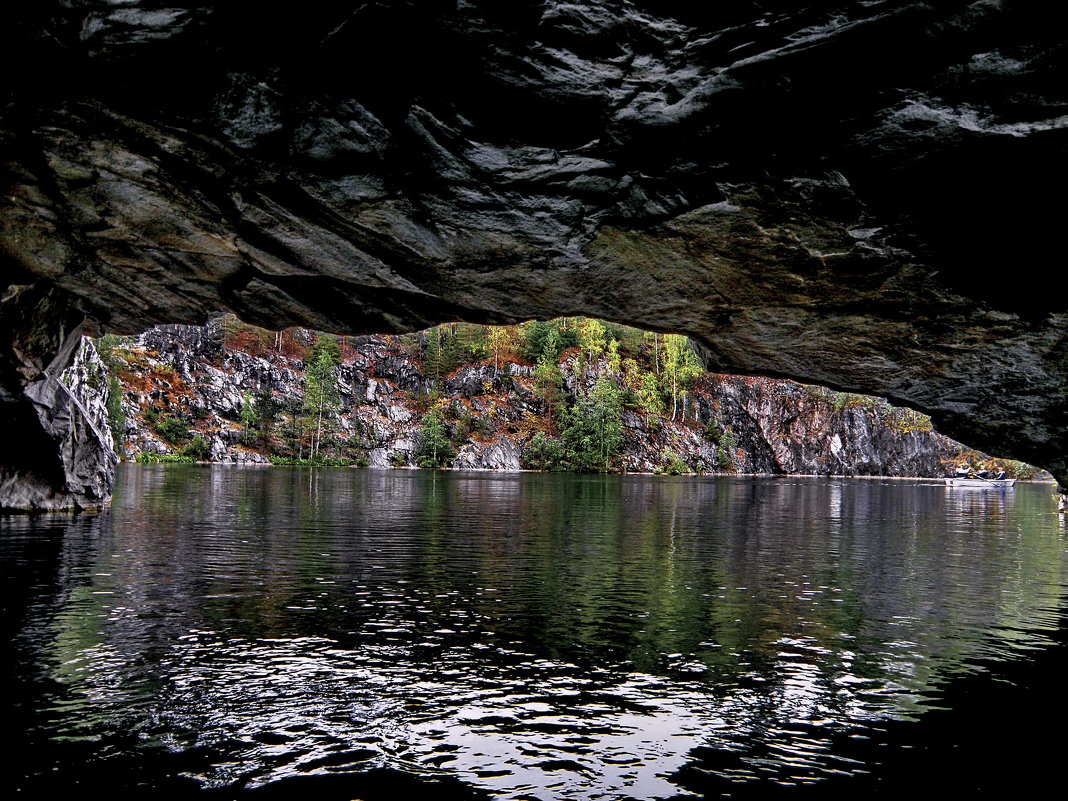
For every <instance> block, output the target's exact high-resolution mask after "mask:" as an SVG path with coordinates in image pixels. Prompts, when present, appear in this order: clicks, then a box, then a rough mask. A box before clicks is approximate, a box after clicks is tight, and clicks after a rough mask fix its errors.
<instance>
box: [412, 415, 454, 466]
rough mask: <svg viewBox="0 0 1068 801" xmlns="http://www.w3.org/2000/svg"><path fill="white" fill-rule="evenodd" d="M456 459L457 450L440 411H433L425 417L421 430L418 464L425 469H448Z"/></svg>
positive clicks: (417, 454) (417, 450)
mask: <svg viewBox="0 0 1068 801" xmlns="http://www.w3.org/2000/svg"><path fill="white" fill-rule="evenodd" d="M455 458H456V449H455V448H453V446H452V443H451V442H450V441H449V436H448V430H447V429H446V427H445V421H444V420H443V419H442V417H441V412H440V411H439V410H438V409H431V410H430V411H429V412H427V414H426V416H425V417H423V420H422V423H421V425H420V429H419V446H418V448H417V449H416V464H418V465H419V466H420V467H423V468H428V469H430V468H441V467H447V466H448V465H449V463H450V462H452V460H453V459H455Z"/></svg>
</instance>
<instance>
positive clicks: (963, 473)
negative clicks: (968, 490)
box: [953, 464, 972, 478]
mask: <svg viewBox="0 0 1068 801" xmlns="http://www.w3.org/2000/svg"><path fill="white" fill-rule="evenodd" d="M971 472H972V471H971V470H969V469H968V465H966V464H962V465H959V466H958V467H957V469H956V471H955V472H954V473H953V478H967V477H968V476H969V475H971Z"/></svg>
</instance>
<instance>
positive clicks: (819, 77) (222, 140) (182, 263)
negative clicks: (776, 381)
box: [0, 0, 1068, 505]
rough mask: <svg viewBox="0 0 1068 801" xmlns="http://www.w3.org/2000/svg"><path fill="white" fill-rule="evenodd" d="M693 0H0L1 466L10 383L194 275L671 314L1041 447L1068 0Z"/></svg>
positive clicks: (774, 365) (377, 298)
mask: <svg viewBox="0 0 1068 801" xmlns="http://www.w3.org/2000/svg"><path fill="white" fill-rule="evenodd" d="M705 6H708V7H707V8H705V7H704V6H700V4H693V3H681V2H660V3H655V4H654V3H647V2H640V1H639V0H596V1H594V0H589V1H588V2H583V1H582V0H579V1H578V2H557V1H556V0H517V1H516V2H508V3H501V2H499V1H498V0H465V1H464V2H452V1H451V0H432V2H420V3H415V2H412V0H386V2H378V3H353V4H345V3H319V2H311V3H306V4H304V5H303V6H302V7H301V13H300V14H299V15H294V14H292V13H291V11H289V10H285V9H282V10H278V11H274V10H271V9H268V8H266V7H265V6H263V5H262V4H252V3H249V2H230V3H225V4H204V3H196V4H189V3H185V4H183V3H171V4H169V5H167V6H166V7H164V6H161V5H160V4H159V3H155V2H148V0H85V1H84V2H67V1H66V0H65V1H64V2H51V3H15V4H9V7H8V8H6V9H5V10H4V11H3V12H0V14H2V15H3V16H2V21H3V23H4V24H3V25H0V31H2V33H0V36H2V37H3V38H2V41H0V54H2V56H0V58H3V60H4V61H3V67H4V74H5V76H7V80H6V81H5V89H4V90H3V92H4V104H3V108H2V110H0V143H2V153H3V159H2V161H3V164H2V165H0V175H2V180H3V184H4V192H3V193H2V194H0V232H2V236H0V254H2V258H3V259H4V262H3V264H4V279H3V287H2V288H0V289H2V295H0V387H2V389H0V403H2V404H3V408H4V412H5V417H7V418H9V419H16V418H17V420H18V421H19V425H20V426H21V427H23V428H25V432H26V433H25V434H24V435H22V439H21V440H20V442H19V443H18V444H17V445H16V446H15V448H14V449H12V450H8V451H5V452H4V453H3V454H0V461H2V462H3V464H4V466H3V468H2V475H3V476H6V477H8V478H5V479H3V481H4V482H6V483H5V486H12V487H13V486H15V485H16V484H19V483H35V482H36V483H39V484H41V486H42V488H43V489H42V490H41V491H44V492H60V493H62V492H74V491H75V490H74V489H73V486H74V484H76V483H77V480H76V479H75V478H74V477H71V482H73V483H72V484H71V486H70V487H66V485H65V482H66V480H67V479H66V473H65V472H64V471H65V468H64V467H63V464H62V460H60V459H59V457H58V456H57V455H56V454H50V455H48V456H45V455H44V454H43V451H42V448H43V447H44V446H45V445H46V444H47V443H48V442H55V441H56V440H55V437H53V436H52V435H51V434H50V433H49V431H50V426H51V425H52V423H50V422H49V421H48V418H49V414H47V413H46V414H45V415H44V417H41V416H40V415H38V414H37V412H36V409H41V408H44V407H42V406H41V405H40V403H39V402H38V403H37V404H36V405H35V402H34V401H33V400H32V398H33V397H37V398H38V401H40V399H42V398H44V397H45V396H46V395H48V394H49V393H48V391H47V387H45V386H44V385H42V383H41V382H44V381H47V379H46V378H45V377H44V374H43V372H42V370H43V368H44V366H45V365H48V364H50V363H52V361H53V358H54V357H55V356H57V355H64V356H65V357H67V356H69V352H70V348H69V347H68V348H66V349H64V348H63V347H61V345H62V343H69V335H70V332H71V330H72V329H73V328H75V327H76V326H78V325H80V324H82V323H83V322H88V323H89V325H90V326H91V327H92V328H93V329H94V330H96V331H119V332H126V333H132V332H136V331H141V330H144V329H145V328H147V327H149V326H151V325H154V324H157V323H165V322H185V323H193V322H195V323H202V322H204V321H205V320H206V319H207V318H208V317H209V316H210V315H211V314H212V313H215V312H216V311H219V310H224V309H229V310H232V311H234V312H236V313H237V314H239V315H240V316H241V317H242V318H244V319H246V320H249V321H251V322H255V323H258V324H262V325H265V326H267V327H270V328H279V327H282V326H285V325H291V324H302V325H307V326H309V327H313V328H318V329H323V330H332V331H336V332H339V333H358V332H372V331H399V330H412V329H417V328H422V327H425V326H426V325H429V324H431V323H437V322H440V321H443V320H451V319H468V320H472V321H485V322H503V321H510V320H517V319H524V318H529V317H541V318H549V317H554V316H559V315H569V314H579V313H584V314H589V315H592V316H597V317H601V318H605V319H612V320H617V321H621V322H627V323H631V324H634V325H638V326H640V327H643V328H647V329H656V330H660V331H681V332H684V333H687V334H689V335H691V336H693V337H694V338H695V339H696V340H698V341H699V342H700V343H701V344H702V346H703V347H704V352H705V355H706V357H707V359H708V362H709V364H710V365H711V366H712V367H713V368H714V369H717V370H723V371H729V372H740V373H748V374H763V375H771V376H783V377H792V378H796V379H799V380H804V381H811V382H815V383H820V384H825V385H828V386H833V387H836V388H838V389H842V390H848V391H857V392H869V393H872V394H876V395H880V396H884V397H888V398H891V399H892V400H895V401H900V402H903V403H905V404H907V405H909V406H911V407H914V408H919V409H923V410H925V411H928V412H930V413H931V414H932V415H933V417H934V419H935V422H936V424H937V425H938V427H939V428H940V430H943V431H944V432H946V433H948V434H951V435H953V436H956V437H958V438H960V439H965V440H967V441H969V442H973V443H975V444H976V445H978V446H981V447H984V448H986V449H989V450H992V451H996V452H998V453H1001V454H1013V455H1016V456H1019V457H1020V458H1024V459H1026V460H1028V461H1031V462H1034V463H1038V464H1042V465H1044V466H1047V467H1049V468H1050V469H1052V470H1053V471H1054V472H1055V473H1056V474H1057V475H1058V477H1059V478H1061V479H1062V480H1068V461H1066V456H1065V454H1066V453H1068V430H1066V428H1065V425H1064V420H1065V413H1066V403H1068V401H1066V397H1065V393H1064V387H1065V384H1066V378H1068V350H1066V344H1065V343H1066V342H1068V313H1066V312H1068V307H1066V304H1065V299H1064V296H1063V293H1061V292H1057V291H1046V290H1045V288H1044V287H1041V282H1042V280H1043V279H1042V278H1041V276H1039V275H1037V274H1036V273H1034V272H1031V271H1033V270H1035V269H1041V268H1042V266H1044V265H1047V264H1055V263H1059V261H1060V252H1061V250H1062V247H1061V242H1060V233H1059V231H1060V224H1059V217H1058V215H1059V210H1058V207H1057V205H1056V204H1051V203H1049V202H1048V200H1047V198H1048V197H1050V196H1054V197H1055V196H1057V194H1058V193H1059V191H1060V188H1061V187H1062V186H1063V185H1064V183H1065V180H1064V179H1065V175H1064V171H1065V165H1068V159H1066V158H1065V155H1066V152H1065V151H1066V149H1068V139H1066V136H1065V132H1066V130H1068V106H1066V105H1065V102H1064V98H1063V75H1064V68H1065V62H1066V59H1068V50H1066V48H1065V46H1064V41H1063V36H1061V31H1063V30H1064V25H1065V22H1066V14H1068V12H1066V11H1065V10H1064V8H1063V7H1062V5H1061V4H1057V3H1034V2H1029V1H1028V0H1000V1H999V2H992V1H990V0H945V2H940V3H927V2H911V1H909V0H896V1H895V0H882V1H878V0H877V1H876V2H855V1H854V0H848V1H847V0H822V1H820V2H810V3H805V4H797V3H786V2H777V1H773V0H768V1H767V2H764V1H762V2H754V3H745V4H733V5H729V7H728V6H725V5H724V4H705ZM298 17H299V18H298ZM38 65H48V67H49V68H48V69H45V68H40V67H39V66H38ZM987 273H993V274H998V275H1001V276H1002V277H1003V278H1002V279H1001V280H997V281H990V280H985V279H982V278H980V276H983V275H986V274H987ZM1036 286H1037V288H1036ZM62 366H65V363H64V365H61V366H60V367H61V368H62ZM31 428H32V429H34V430H32V431H31V430H30V429H31ZM30 452H34V453H38V452H40V454H41V455H40V456H39V457H35V458H34V459H33V460H30V461H27V457H25V454H26V453H30ZM30 462H32V463H30ZM9 479H10V480H9ZM4 503H5V502H4V500H3V498H0V505H4Z"/></svg>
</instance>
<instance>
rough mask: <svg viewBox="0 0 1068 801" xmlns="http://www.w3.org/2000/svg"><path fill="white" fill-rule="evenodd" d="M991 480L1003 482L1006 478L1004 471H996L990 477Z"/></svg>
mask: <svg viewBox="0 0 1068 801" xmlns="http://www.w3.org/2000/svg"><path fill="white" fill-rule="evenodd" d="M991 478H992V479H993V480H994V481H1004V480H1005V479H1006V478H1007V476H1006V475H1005V471H1004V470H998V471H997V472H996V473H994V475H993V476H991Z"/></svg>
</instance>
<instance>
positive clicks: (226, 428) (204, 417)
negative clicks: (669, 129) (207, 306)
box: [116, 321, 979, 477]
mask: <svg viewBox="0 0 1068 801" xmlns="http://www.w3.org/2000/svg"><path fill="white" fill-rule="evenodd" d="M264 333H266V332H264ZM296 336H297V337H302V338H303V339H304V341H305V342H307V341H309V340H308V335H307V334H306V333H304V332H297V334H296ZM224 339H225V334H224V331H223V323H222V322H221V321H215V322H213V323H212V324H210V325H209V326H207V327H204V328H200V327H195V326H182V325H168V326H160V327H157V328H154V329H152V330H150V331H147V332H146V333H144V334H142V335H140V336H138V337H136V338H135V339H132V340H130V341H129V342H128V343H126V344H125V345H124V346H123V348H122V349H121V353H122V354H124V355H122V356H119V357H117V358H119V359H120V362H121V363H122V364H123V365H124V366H123V367H122V369H121V370H120V371H119V375H120V377H121V378H122V380H123V398H124V401H123V405H124V411H125V420H126V426H125V431H124V436H123V444H122V446H121V450H122V452H123V454H124V455H125V456H126V457H127V458H134V457H136V456H137V455H138V454H141V453H149V454H151V453H157V454H172V453H178V452H180V451H181V450H182V447H183V446H184V444H185V443H186V442H187V441H188V438H189V437H191V436H199V437H201V438H203V439H204V440H205V442H206V452H205V453H204V454H203V456H204V458H207V459H209V460H211V461H215V462H224V463H244V464H249V463H259V464H263V463H267V462H268V461H269V458H268V457H269V452H270V451H271V449H272V448H273V447H275V446H281V447H282V448H286V447H287V446H286V445H285V443H284V442H283V435H282V434H281V433H280V430H281V429H282V428H283V425H282V423H281V421H279V423H278V424H277V425H276V427H275V432H274V434H273V435H272V437H271V438H270V440H269V441H268V440H263V439H260V440H258V441H257V440H256V439H255V438H250V437H248V435H247V432H246V429H245V427H244V426H243V421H242V417H241V414H242V406H243V404H248V403H250V402H252V401H253V399H255V398H257V397H260V396H261V395H262V394H263V393H268V394H269V395H270V397H272V398H273V399H274V402H275V403H276V405H277V406H278V408H279V409H280V411H281V416H282V417H284V416H285V414H286V413H287V412H288V411H292V410H299V409H300V408H301V407H302V404H303V398H304V392H305V386H306V374H305V372H304V363H303V361H302V360H301V359H300V358H296V357H293V356H288V355H286V354H285V353H284V352H281V351H268V352H265V353H262V354H260V355H252V354H250V353H248V352H244V351H242V350H240V349H237V348H232V347H226V346H224V345H223V344H222V343H223V341H224ZM409 350H410V348H409ZM119 352H120V351H119V349H116V353H119ZM607 369H608V365H607V364H606V363H604V362H601V363H599V364H594V365H590V364H585V365H581V366H580V364H579V360H578V357H577V355H575V354H572V355H570V356H566V357H565V358H564V359H563V360H562V362H561V370H562V374H563V378H564V387H565V400H566V402H567V403H569V404H570V403H574V401H575V399H576V396H577V395H579V394H585V393H587V392H589V391H590V390H591V389H592V387H593V385H594V384H595V383H596V381H597V378H598V377H599V376H600V375H603V374H605V373H606V371H607ZM334 374H335V380H336V383H337V387H338V389H339V395H338V400H339V403H338V407H337V413H336V414H332V415H330V416H329V420H328V425H327V429H328V430H329V431H330V432H331V434H330V440H331V443H332V444H331V451H330V453H331V455H335V454H340V455H341V456H342V458H344V459H346V460H348V461H350V462H353V463H358V464H366V465H368V466H374V467H389V466H410V465H413V464H414V463H415V452H416V448H417V444H418V441H419V429H420V425H421V422H422V417H423V413H424V411H425V408H422V409H421V408H420V404H421V403H423V404H425V403H426V401H427V396H428V393H429V392H430V391H431V390H432V389H433V388H434V387H435V384H434V382H432V381H431V380H430V379H428V378H427V377H426V376H425V375H424V374H423V372H422V364H421V363H420V361H419V360H418V358H417V357H416V356H414V355H412V354H411V353H410V352H406V350H405V347H404V346H403V345H402V343H401V342H400V340H398V339H397V338H395V337H382V336H365V337H354V338H348V339H347V340H346V351H345V359H344V360H343V363H342V364H341V365H339V366H338V367H336V368H335V371H334ZM437 391H438V392H440V401H439V402H440V403H441V405H442V408H444V409H445V410H446V413H445V417H446V420H447V421H449V422H448V423H447V427H448V429H449V433H450V435H451V436H452V437H453V438H454V439H455V440H457V441H458V443H457V444H458V448H457V454H456V458H455V459H454V460H453V461H452V465H451V466H452V467H454V468H459V469H480V470H519V469H521V468H523V467H524V466H525V462H524V458H523V452H524V450H525V448H526V446H527V445H528V444H529V442H530V440H531V437H532V436H533V434H534V432H535V431H537V430H542V431H544V430H545V429H546V428H547V426H548V416H547V409H546V406H545V402H544V400H543V399H542V398H541V397H540V396H539V394H538V393H537V392H536V391H535V390H534V379H533V378H532V377H531V369H530V367H529V366H526V365H523V364H518V363H514V362H506V363H505V364H503V365H501V369H499V370H498V369H495V368H494V366H493V365H492V364H488V363H481V362H474V363H466V364H462V365H460V366H459V367H458V368H457V369H456V370H454V371H453V372H452V373H450V374H449V375H447V376H445V377H443V379H442V380H441V381H440V383H439V384H438V385H437ZM687 398H688V400H687V402H686V403H685V405H684V408H682V409H681V410H679V414H678V415H677V418H678V419H676V420H673V419H672V415H671V413H670V410H668V411H665V412H664V413H663V414H660V415H656V416H650V415H648V414H646V413H643V412H642V411H641V410H640V409H636V408H628V409H625V410H624V412H623V423H624V441H623V447H622V452H621V455H620V459H619V467H620V469H623V470H625V471H629V472H659V471H662V470H664V469H666V468H667V467H668V465H669V462H670V460H671V459H672V458H676V457H677V458H678V460H679V462H680V464H681V465H684V466H685V468H686V469H688V470H692V471H699V472H706V473H715V472H742V473H764V474H806V475H843V476H852V475H862V476H920V477H923V476H942V475H945V474H946V472H947V470H948V469H949V467H950V465H953V464H956V463H957V460H959V459H960V458H961V454H962V452H964V451H966V450H967V449H966V448H965V447H964V446H962V445H960V444H959V443H957V442H954V441H952V440H950V439H948V438H947V437H944V436H942V435H940V434H938V433H936V432H934V431H933V430H932V429H931V425H930V421H929V420H928V419H927V418H925V417H923V416H922V415H919V414H917V413H915V412H911V411H910V410H906V409H895V408H893V407H891V406H889V405H888V404H886V403H885V402H883V401H880V400H878V399H876V398H870V397H862V396H849V395H843V394H841V393H834V392H831V391H829V390H825V389H821V388H818V387H810V386H803V385H801V384H797V383H794V382H792V381H782V380H773V379H763V378H747V377H742V376H731V375H715V374H706V375H705V376H704V377H702V378H701V379H700V380H699V381H698V383H697V384H696V386H695V387H694V388H693V390H692V391H691V392H690V393H689V394H688V396H687ZM146 412H151V413H152V419H157V418H156V415H160V414H165V415H169V416H180V417H181V419H183V420H185V421H187V423H186V430H185V431H183V432H182V433H183V434H184V436H183V438H182V442H181V443H177V442H171V443H168V442H166V441H165V440H164V439H163V438H162V437H161V436H160V434H159V433H158V432H157V431H156V430H154V428H153V426H152V425H150V424H149V422H148V417H149V416H148V415H147V414H146ZM464 418H466V419H467V420H468V421H469V423H468V425H470V421H472V420H478V421H480V423H482V425H480V426H478V430H477V431H476V430H473V429H471V430H469V429H468V428H464V429H463V430H461V429H460V426H461V425H463V424H462V423H461V422H460V421H461V420H463V419H464ZM243 432H246V433H244V434H243ZM290 447H291V446H290ZM973 456H979V455H978V454H975V455H973Z"/></svg>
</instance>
